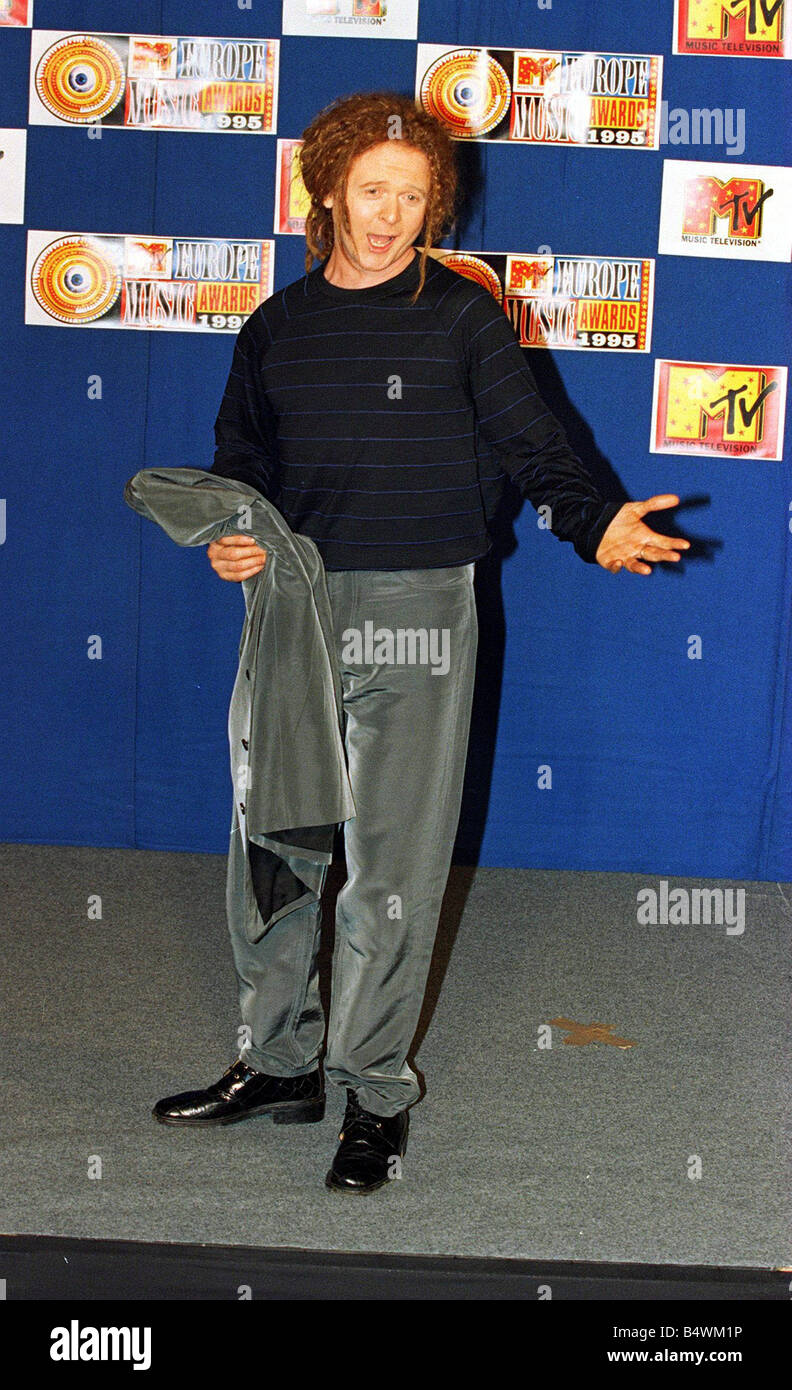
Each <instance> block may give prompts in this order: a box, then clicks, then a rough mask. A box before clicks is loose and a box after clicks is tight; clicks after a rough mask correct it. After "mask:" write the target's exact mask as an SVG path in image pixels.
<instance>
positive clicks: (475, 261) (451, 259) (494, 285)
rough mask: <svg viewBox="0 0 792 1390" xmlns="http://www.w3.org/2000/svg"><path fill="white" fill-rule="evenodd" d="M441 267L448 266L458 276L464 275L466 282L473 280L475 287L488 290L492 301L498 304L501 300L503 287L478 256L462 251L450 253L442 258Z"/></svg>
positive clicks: (490, 267) (488, 266) (489, 266)
mask: <svg viewBox="0 0 792 1390" xmlns="http://www.w3.org/2000/svg"><path fill="white" fill-rule="evenodd" d="M442 259H443V265H446V266H448V269H449V270H455V271H457V273H458V274H459V275H464V276H465V277H466V278H467V279H468V280H474V281H475V282H476V284H477V285H482V286H483V287H484V289H485V290H489V292H490V294H491V295H492V296H493V298H494V299H497V301H498V303H499V304H500V303H501V301H502V299H503V286H502V285H501V282H500V280H499V279H498V276H497V274H496V273H495V271H494V270H493V269H492V266H491V265H487V262H486V261H482V260H481V259H480V258H479V257H478V256H469V255H466V254H465V253H464V252H462V251H450V252H449V253H448V255H444V256H443V258H442Z"/></svg>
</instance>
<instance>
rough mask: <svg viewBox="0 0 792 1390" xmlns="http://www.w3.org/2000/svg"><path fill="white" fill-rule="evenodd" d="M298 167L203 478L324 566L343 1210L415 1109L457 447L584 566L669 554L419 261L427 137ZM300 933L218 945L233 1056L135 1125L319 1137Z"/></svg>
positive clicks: (473, 312) (404, 116) (388, 100)
mask: <svg viewBox="0 0 792 1390" xmlns="http://www.w3.org/2000/svg"><path fill="white" fill-rule="evenodd" d="M301 165H302V174H303V180H304V183H305V186H306V189H307V192H308V194H309V196H310V200H311V206H310V211H309V213H308V217H307V223H306V240H307V254H306V274H305V275H304V276H303V277H302V278H301V279H299V280H296V281H294V282H293V283H292V284H290V285H287V286H286V288H285V289H282V290H280V291H278V292H277V293H275V294H274V295H272V296H271V298H270V299H268V300H266V301H265V302H264V303H263V304H261V305H260V306H259V308H258V309H257V310H256V311H255V312H254V313H253V314H251V316H250V318H248V319H247V320H246V322H245V324H244V325H243V327H242V329H241V331H240V333H239V335H238V338H237V341H236V345H235V349H234V357H233V362H232V366H231V372H230V375H229V378H228V384H227V387H226V391H225V395H224V397H223V401H222V404H221V407H220V412H219V414H218V417H217V423H216V427H215V435H216V441H217V449H216V452H215V459H214V463H213V465H212V471H213V472H216V473H219V474H221V475H223V476H224V477H230V478H235V479H238V480H240V481H242V482H245V483H248V484H251V485H252V486H254V487H255V488H257V489H258V490H259V491H260V492H261V493H262V494H263V495H264V496H265V497H266V498H267V499H268V500H269V501H270V502H271V503H272V504H273V505H274V506H276V507H277V508H278V509H279V511H280V512H281V513H282V515H283V516H284V517H285V519H286V520H287V522H288V523H289V526H290V527H291V529H292V530H293V531H295V532H297V533H300V534H303V535H307V536H310V537H311V538H312V540H313V541H314V542H315V544H316V546H317V547H318V549H319V552H320V554H321V557H322V560H323V563H324V569H325V575H326V580H327V586H328V594H329V598H330V601H331V605H332V611H333V623H334V628H335V631H336V636H337V639H338V652H337V655H338V662H339V670H340V673H341V678H342V682H343V705H344V740H345V748H346V754H347V761H348V768H349V776H350V781H351V785H352V790H353V795H354V799H355V807H356V812H357V814H356V816H355V818H354V819H352V820H350V821H347V822H346V823H345V825H344V844H345V853H346V861H347V869H348V877H347V880H346V883H345V885H344V887H343V889H342V890H341V892H340V894H339V897H338V902H337V908H336V944H335V956H334V961H333V979H332V1001H331V1009H330V1017H329V1020H328V1026H327V1047H326V1054H325V1064H324V1071H325V1075H326V1076H327V1077H328V1079H329V1080H331V1081H332V1082H334V1083H336V1084H338V1085H340V1086H344V1087H345V1088H346V1092H347V1106H346V1113H345V1116H344V1122H343V1128H342V1131H341V1134H340V1136H339V1141H340V1142H339V1146H338V1149H337V1152H336V1154H335V1158H334V1160H333V1163H332V1166H331V1168H330V1171H329V1173H328V1174H327V1177H326V1183H327V1185H328V1186H329V1187H330V1188H332V1189H333V1190H337V1191H344V1192H354V1193H365V1192H372V1191H374V1190H375V1189H376V1188H378V1187H381V1186H383V1185H384V1184H385V1183H386V1182H388V1180H389V1179H390V1178H393V1177H395V1176H400V1175H401V1168H400V1165H401V1160H402V1158H403V1156H404V1152H405V1148H406V1141H407V1127H408V1121H407V1109H408V1107H409V1106H411V1105H412V1104H413V1103H414V1102H415V1101H416V1100H417V1099H418V1097H419V1087H418V1080H417V1077H416V1075H415V1072H414V1071H413V1069H412V1068H411V1066H410V1065H409V1062H408V1060H407V1055H408V1049H409V1047H410V1044H411V1042H412V1039H413V1036H414V1033H415V1028H416V1025H417V1022H418V1017H419V1013H420V1009H421V1004H422V1000H423V995H424V989H425V985H426V979H427V974H428V970H429V963H430V959H431V955H432V948H433V943H434V938H435V933H436V929H437V922H438V918H439V914H440V906H441V902H442V898H443V893H444V890H445V885H446V880H447V876H448V870H449V867H450V862H451V853H452V849H453V844H454V837H455V834H456V828H457V823H458V818H459V810H460V803H461V795H462V780H463V774H464V769H465V759H466V752H467V743H468V733H469V725H470V711H471V704H472V696H473V680H474V674H475V663H476V649H477V638H478V628H477V619H476V605H475V598H474V592H473V569H474V564H475V561H476V559H478V558H479V557H481V556H483V555H485V554H486V553H487V551H488V550H489V549H490V548H491V540H490V538H489V535H488V532H487V527H486V520H487V518H486V509H485V503H484V497H483V491H482V484H483V481H485V480H483V479H482V476H481V473H480V470H479V450H478V447H477V442H478V437H479V435H481V436H483V437H484V439H485V440H486V442H487V444H488V445H489V447H490V449H491V450H492V452H493V454H494V456H495V457H496V459H497V461H498V464H499V465H500V467H501V469H502V470H503V471H505V472H506V473H507V474H508V475H509V476H510V477H511V478H512V480H513V481H514V483H515V484H516V486H517V487H518V488H519V490H520V492H521V493H522V495H523V496H524V497H526V498H527V499H528V500H529V501H530V502H531V503H532V504H533V505H534V506H536V507H537V508H538V507H540V506H547V507H549V508H550V516H551V529H552V530H553V532H554V533H555V534H556V535H557V536H558V537H559V538H560V539H561V540H566V541H570V542H572V544H573V545H574V547H575V550H576V551H577V553H578V554H579V555H580V556H581V558H582V559H583V560H585V561H587V562H589V563H594V562H597V563H599V564H600V565H603V566H604V567H605V568H607V569H609V570H611V571H612V572H614V573H616V572H618V571H619V570H620V569H622V568H625V569H628V570H631V571H632V572H633V573H640V574H648V573H651V569H650V564H649V563H647V561H650V562H657V561H660V560H678V559H679V553H678V551H679V548H680V547H686V546H687V544H688V542H687V541H684V540H676V539H672V538H671V537H667V536H661V535H658V534H657V533H656V532H654V531H652V530H650V528H649V527H648V526H646V525H645V524H644V522H643V520H642V517H643V516H644V515H645V513H646V512H648V511H650V510H658V509H660V508H662V507H667V506H672V505H674V504H676V502H678V500H679V499H678V498H676V497H674V496H673V495H670V494H666V495H662V496H658V497H653V498H650V499H648V500H647V501H644V502H629V503H626V504H624V506H621V507H620V506H619V505H618V504H615V503H610V502H608V501H606V500H605V498H604V497H603V496H602V495H601V494H600V493H599V491H598V490H597V488H596V486H595V484H594V482H593V480H592V478H591V476H590V475H589V473H588V472H587V471H586V469H585V468H584V467H583V465H582V464H581V462H580V460H579V459H578V458H577V457H576V456H575V454H574V453H573V452H572V450H571V449H570V447H569V444H568V443H567V440H566V437H565V435H564V432H563V430H562V428H561V426H560V425H559V423H558V421H557V420H555V419H554V417H553V416H552V414H551V413H550V412H549V411H548V409H547V407H546V405H545V404H544V402H543V401H542V400H541V398H540V396H539V394H538V392H537V389H536V383H535V381H534V378H533V375H532V373H531V370H530V367H529V366H528V363H527V361H526V358H525V355H524V354H523V352H522V350H521V348H520V347H519V345H518V343H517V340H516V338H515V336H514V333H513V331H512V329H511V326H510V324H509V322H508V319H507V318H506V315H505V314H504V313H503V311H502V309H501V308H500V307H499V305H498V304H497V303H496V301H495V299H494V298H493V297H492V296H491V295H490V293H489V292H488V291H487V290H486V289H484V288H482V287H481V286H479V285H476V284H474V283H473V282H472V281H471V280H469V279H467V278H465V277H463V276H460V275H458V274H456V273H455V272H454V271H452V270H450V269H448V268H447V267H445V266H443V265H442V264H441V262H440V261H438V260H437V259H434V258H430V257H429V256H428V252H429V248H430V247H431V245H432V243H433V242H436V241H438V240H439V239H440V238H441V237H442V235H443V233H444V232H445V231H446V229H447V228H448V227H449V225H450V223H451V220H452V218H453V215H454V208H455V197H456V190H457V176H456V169H455V162H454V152H453V146H452V143H451V141H450V140H449V137H448V136H447V134H446V133H445V131H444V130H443V129H442V128H441V126H440V125H439V124H438V123H437V122H436V121H435V120H434V118H432V117H431V116H429V115H428V114H426V113H425V112H423V111H421V110H419V109H417V108H416V106H415V105H414V103H413V102H412V101H411V100H410V99H408V98H406V97H402V96H399V95H396V94H394V93H390V92H375V93H366V94H358V95H354V96H350V97H346V98H344V99H340V100H338V101H336V102H334V103H332V104H331V106H329V107H328V108H326V109H325V110H324V111H322V112H320V114H319V115H318V116H317V117H316V119H315V120H314V121H312V123H311V124H310V125H309V126H308V128H307V130H306V131H305V133H304V142H303V146H302V151H301ZM419 238H420V239H421V245H420V249H419V248H418V246H417V243H418V241H419ZM314 260H318V261H319V264H318V265H317V266H315V267H313V268H312V266H313V262H314ZM208 555H209V560H210V562H211V564H212V566H213V568H214V570H215V571H216V573H217V574H218V575H219V576H220V577H221V578H223V579H226V580H234V581H240V580H243V579H247V578H250V577H251V576H252V575H254V574H256V573H258V571H259V570H260V569H261V567H262V566H263V565H264V564H265V563H266V552H265V551H264V550H262V549H261V548H260V547H259V546H258V545H257V543H256V542H255V540H254V539H253V538H252V537H250V536H244V535H239V536H226V537H223V538H222V539H221V540H218V541H215V542H213V543H212V544H211V545H210V546H209V547H208ZM394 622H396V623H397V624H398V627H397V629H396V630H395V631H394V628H393V626H392V625H393V624H394ZM400 634H402V636H403V635H404V634H407V639H406V640H407V641H408V643H410V642H411V643H412V645H411V648H410V650H409V652H407V655H406V656H405V649H404V641H402V646H401V648H399V645H398V639H399V635H400ZM421 638H423V639H425V640H424V641H423V644H421V641H420V639H421ZM369 639H370V640H369ZM285 751H286V752H287V754H288V751H289V750H285ZM320 917H321V911H320V904H318V903H312V904H309V906H308V907H305V906H303V907H299V908H296V909H295V910H293V911H291V912H288V913H286V914H285V915H284V916H282V917H281V918H280V919H279V920H278V921H277V922H276V923H275V924H274V925H273V926H272V927H271V928H270V930H269V931H268V932H267V933H266V934H265V935H264V936H263V937H262V938H261V939H260V940H259V941H258V942H256V943H251V942H250V941H248V940H246V939H242V937H241V936H239V935H238V934H235V933H234V931H233V929H232V947H233V952H234V960H235V966H236V970H237V975H238V982H239V997H240V1005H241V1010H242V1018H243V1022H244V1025H245V1028H246V1034H247V1041H246V1043H245V1045H244V1047H243V1048H242V1050H241V1053H240V1056H239V1058H238V1060H237V1061H236V1062H235V1063H234V1064H233V1065H232V1066H231V1067H230V1068H229V1069H228V1071H227V1072H226V1073H224V1075H223V1077H221V1078H220V1080H219V1081H218V1082H215V1083H214V1085H212V1086H210V1087H208V1088H207V1089H206V1090H205V1091H192V1092H185V1093H182V1094H181V1095H178V1096H171V1097H166V1099H165V1100H163V1101H160V1102H159V1103H158V1105H157V1106H156V1107H155V1114H156V1116H157V1118H158V1119H160V1120H163V1121H165V1122H168V1123H173V1124H217V1123H219V1124H225V1123H229V1122H231V1121H234V1120H239V1119H244V1118H246V1117H247V1116H248V1115H253V1114H260V1113H270V1114H272V1115H273V1118H274V1119H275V1120H276V1121H278V1122H286V1121H294V1122H299V1121H300V1120H308V1119H317V1118H321V1115H322V1113H323V1105H324V1091H323V1086H322V1080H321V1076H320V1071H319V1056H320V1052H321V1048H322V1041H323V1034H324V1017H323V1011H322V1005H321V1000H320V996H319V987H318V972H317V952H318V946H319V927H320Z"/></svg>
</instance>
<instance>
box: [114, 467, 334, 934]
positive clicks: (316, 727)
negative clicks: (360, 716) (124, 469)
mask: <svg viewBox="0 0 792 1390" xmlns="http://www.w3.org/2000/svg"><path fill="white" fill-rule="evenodd" d="M124 500H125V501H126V502H127V503H128V505H129V506H130V507H132V508H133V509H134V510H135V511H136V512H139V513H140V514H141V515H142V516H145V517H148V518H149V519H150V520H151V521H155V522H157V524H158V525H160V526H161V527H162V528H163V530H164V531H165V532H166V533H167V534H168V535H169V536H170V537H171V539H172V540H174V541H176V543H177V545H185V546H187V545H209V544H210V542H212V541H215V540H217V539H218V538H219V537H220V536H228V535H232V534H235V533H242V534H245V535H250V536H252V537H253V539H254V540H255V541H257V543H258V544H259V545H260V546H262V547H263V548H264V549H265V550H266V552H267V560H266V564H265V565H264V568H263V569H262V570H260V571H259V573H258V574H256V575H254V576H253V577H252V578H250V579H245V580H243V581H242V589H243V592H244V597H245V619H244V624H243V628H242V635H241V639H240V644H239V669H238V671H237V676H236V681H235V683H234V689H233V691H232V694H231V703H230V707H229V714H228V737H229V745H230V755H231V778H232V782H233V784H234V808H233V813H232V818H231V844H230V850H229V859H228V880H227V908H228V913H229V918H230V919H231V920H236V922H237V923H238V925H240V926H241V927H242V928H243V930H244V933H245V935H246V936H247V937H248V939H249V940H250V941H256V940H258V939H260V937H261V936H263V935H264V933H265V932H266V931H267V930H268V929H269V927H270V926H271V925H272V924H273V923H274V922H276V921H278V919H279V918H281V917H283V916H285V915H286V913H288V912H291V911H293V910H294V909H295V908H298V907H302V906H303V905H304V904H306V903H308V902H316V901H318V900H319V899H320V896H321V891H322V887H323V884H324V880H325V875H326V872H327V870H326V866H327V865H328V864H329V863H330V862H331V861H332V854H333V837H334V833H335V829H336V826H337V824H339V823H340V822H343V821H347V820H350V819H351V818H353V817H354V816H355V813H356V812H355V802H354V798H353V795H352V788H351V785H350V782H349V776H348V772H347V765H346V754H345V751H344V742H343V736H342V686H341V676H340V672H339V670H338V665H337V660H336V656H335V647H334V638H333V620H332V609H331V606H330V599H329V595H328V592H327V581H326V578H325V571H324V566H323V563H322V559H321V557H320V555H319V551H318V549H317V547H316V545H315V544H314V542H313V541H312V540H311V539H310V538H309V537H308V536H300V535H297V534H296V533H295V532H293V531H292V530H291V529H290V527H289V526H288V524H287V522H286V521H285V520H284V518H283V517H282V516H281V514H280V513H279V512H278V511H277V509H276V508H275V507H274V506H272V504H271V503H270V502H268V501H267V500H266V498H264V497H262V495H261V493H259V492H257V491H256V489H255V488H253V487H249V486H248V485H247V484H246V483H242V482H238V481H235V480H233V479H230V478H223V477H218V476H216V475H214V474H212V473H208V472H207V471H206V470H204V469H199V468H144V469H142V470H141V471H140V472H138V473H136V474H135V475H134V477H132V478H130V480H129V482H128V483H127V485H126V487H125V489H124Z"/></svg>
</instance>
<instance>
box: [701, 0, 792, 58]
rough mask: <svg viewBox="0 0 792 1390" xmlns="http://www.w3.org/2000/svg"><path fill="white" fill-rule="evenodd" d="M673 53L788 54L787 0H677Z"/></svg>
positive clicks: (754, 56)
mask: <svg viewBox="0 0 792 1390" xmlns="http://www.w3.org/2000/svg"><path fill="white" fill-rule="evenodd" d="M676 6H677V10H676V25H675V32H674V52H675V53H697V54H702V53H709V54H716V55H720V56H722V57H733V58H785V57H789V56H790V44H789V16H788V10H789V4H788V0H676Z"/></svg>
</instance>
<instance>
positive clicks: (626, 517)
mask: <svg viewBox="0 0 792 1390" xmlns="http://www.w3.org/2000/svg"><path fill="white" fill-rule="evenodd" d="M678 505H679V498H678V497H677V496H675V494H674V493H673V492H663V493H660V494H659V495H658V496H657V497H648V498H646V499H645V500H644V501H643V502H625V504H624V506H623V507H622V508H621V511H619V512H617V513H616V515H615V517H614V518H613V521H612V522H611V523H610V526H609V527H608V529H607V531H606V532H605V534H604V535H603V537H602V540H601V541H600V543H599V546H598V547H597V553H596V555H595V556H594V558H595V560H596V562H597V564H598V565H602V568H603V569H606V570H610V572H611V574H618V573H619V571H620V570H623V569H625V570H629V571H630V574H651V573H652V566H651V564H647V563H646V561H651V562H652V563H654V564H657V562H658V561H660V560H679V559H680V558H681V556H680V554H679V552H680V551H681V550H689V549H690V541H686V540H683V539H682V537H681V536H661V535H660V534H659V532H657V531H653V530H652V529H651V527H650V526H646V525H644V523H643V521H642V520H641V517H643V516H645V515H646V513H647V512H659V511H662V510H663V509H664V508H666V507H676V506H678Z"/></svg>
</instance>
